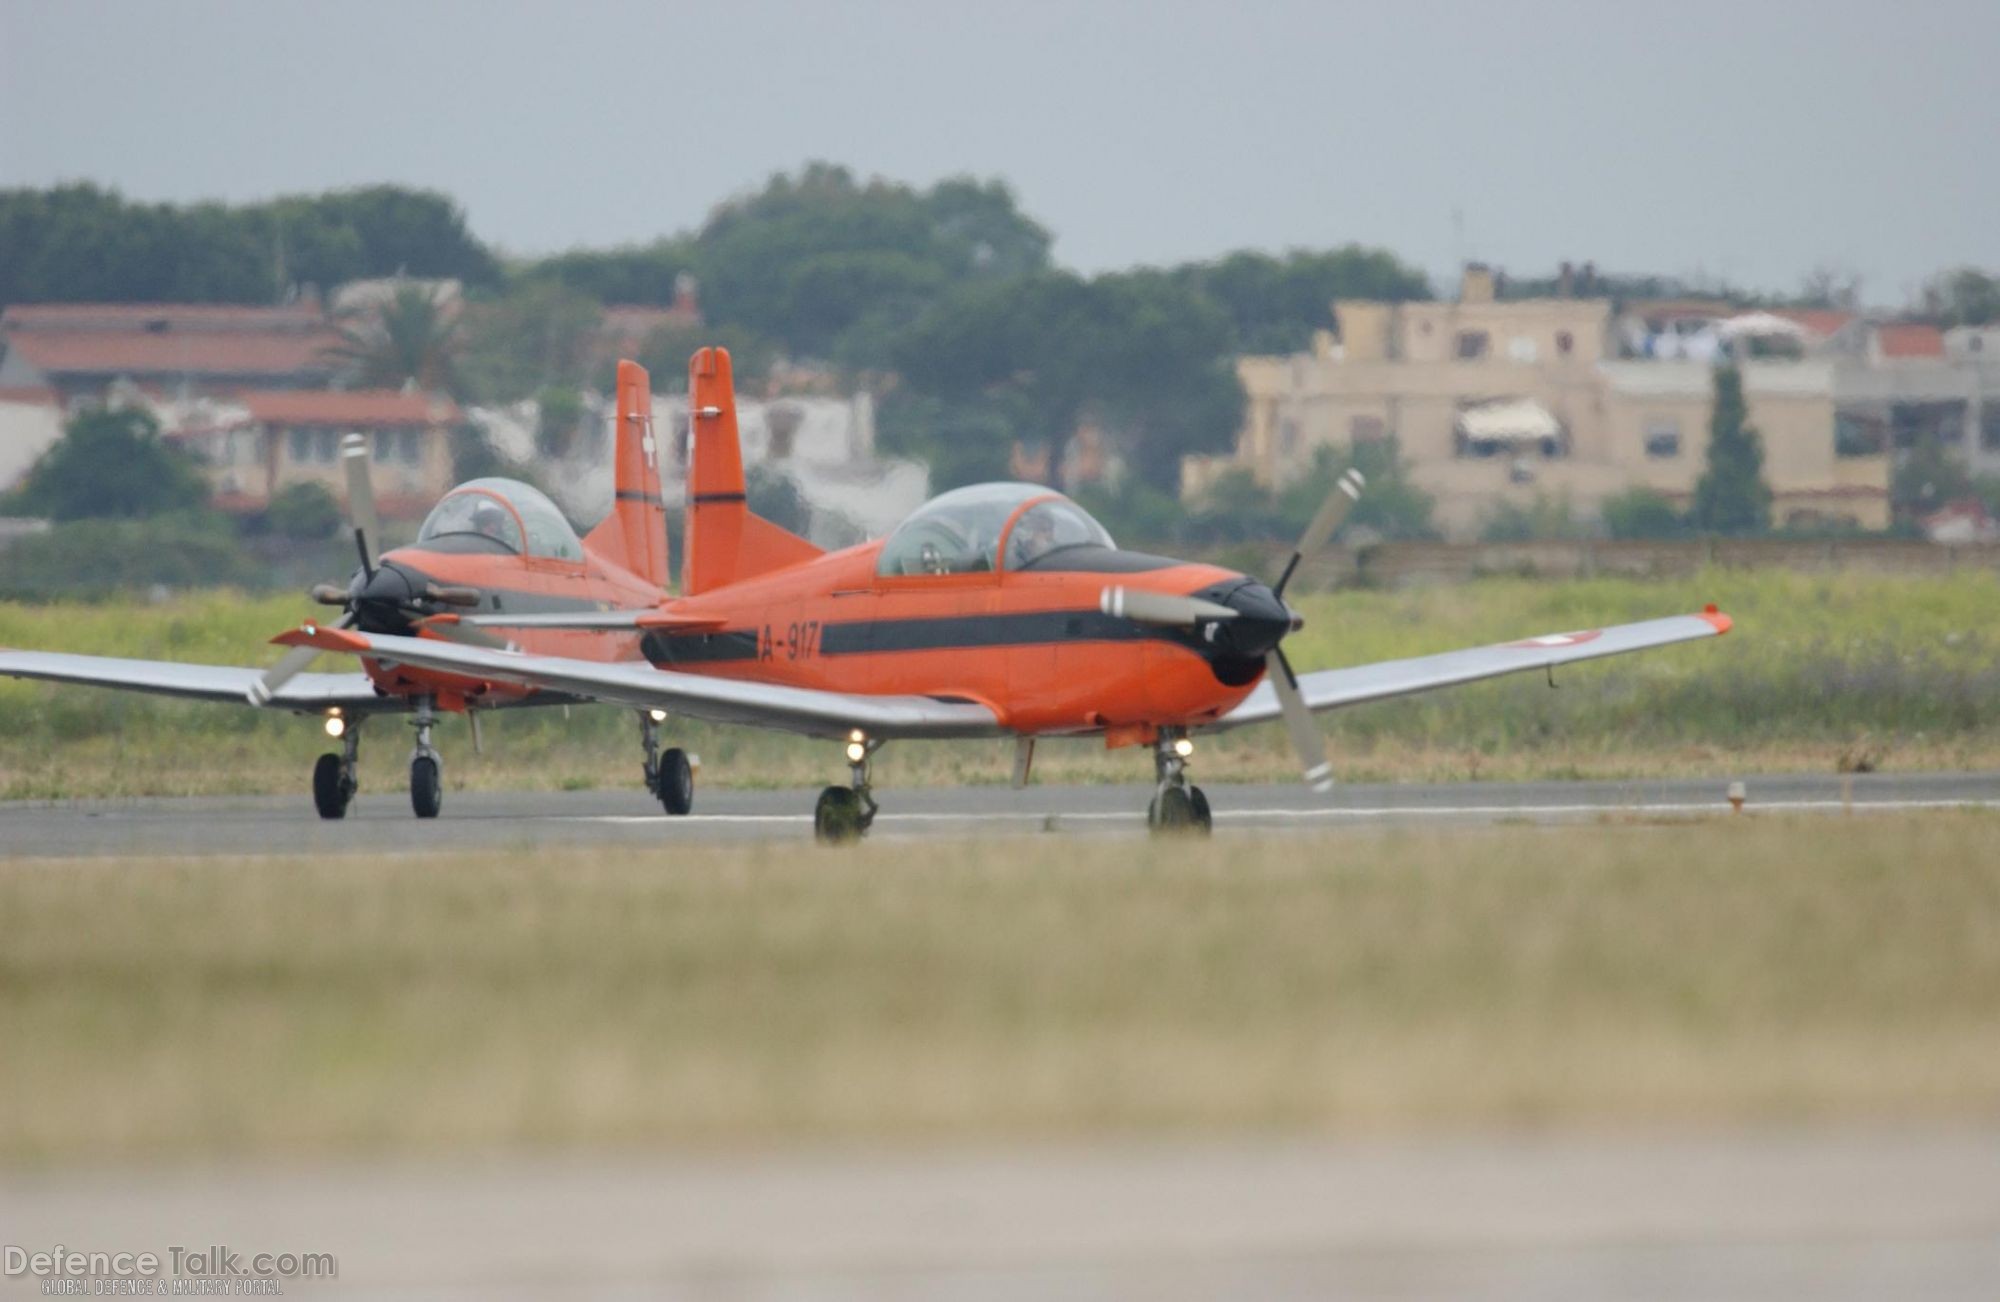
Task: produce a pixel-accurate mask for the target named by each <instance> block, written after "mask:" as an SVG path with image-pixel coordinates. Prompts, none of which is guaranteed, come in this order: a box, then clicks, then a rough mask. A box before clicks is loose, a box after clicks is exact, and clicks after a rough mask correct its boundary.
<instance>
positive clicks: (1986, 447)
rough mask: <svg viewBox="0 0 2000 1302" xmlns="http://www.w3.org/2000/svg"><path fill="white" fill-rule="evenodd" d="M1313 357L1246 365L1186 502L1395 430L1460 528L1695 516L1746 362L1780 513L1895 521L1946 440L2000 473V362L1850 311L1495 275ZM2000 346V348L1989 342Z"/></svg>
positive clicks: (1323, 338) (1364, 323)
mask: <svg viewBox="0 0 2000 1302" xmlns="http://www.w3.org/2000/svg"><path fill="white" fill-rule="evenodd" d="M1333 315H1334V324H1335V329H1334V330H1329V331H1323V332H1321V333H1320V334H1319V336H1318V337H1317V338H1316V340H1315V342H1314V346H1313V349H1312V351H1311V352H1309V353H1302V354H1298V355H1295V356H1291V357H1245V358H1242V359H1240V361H1239V363H1238V368H1237V369H1238V373H1239V375H1240V376H1241V377H1242V380H1243V384H1244V388H1245V390H1246V391H1247V393H1248V396H1249V403H1248V408H1247V411H1246V417H1245V423H1244V426H1243V428H1242V429H1241V430H1240V431H1239V432H1238V435H1237V444H1236V450H1235V453H1234V455H1233V456H1229V457H1219V458H1218V457H1208V458H1189V459H1188V461H1187V462H1186V463H1185V464H1184V465H1183V467H1182V487H1183V491H1184V493H1188V494H1193V493H1198V492H1200V491H1201V490H1202V489H1203V488H1204V487H1205V486H1206V484H1207V483H1208V482H1210V481H1212V480H1213V478H1214V477H1215V475H1217V474H1218V473H1220V472H1221V471H1222V470H1224V469H1227V468H1229V467H1231V466H1241V467H1244V468H1247V469H1248V470H1249V471H1250V472H1251V473H1252V474H1253V475H1254V476H1255V477H1256V478H1257V479H1258V480H1259V481H1260V482H1262V483H1264V484H1267V485H1276V484H1281V483H1284V482H1286V481H1287V480H1289V479H1290V478H1292V477H1294V476H1296V475H1297V474H1299V473H1301V472H1302V471H1303V470H1304V469H1305V468H1306V467H1308V466H1310V465H1311V463H1312V460H1313V456H1314V452H1315V449H1317V448H1318V447H1320V446H1322V445H1333V446H1336V447H1347V446H1351V445H1353V444H1356V443H1366V442H1370V441H1380V440H1384V439H1388V438H1392V437H1393V438H1395V439H1396V440H1397V441H1398V443H1399V445H1400V448H1401V451H1402V454H1403V456H1404V458H1405V459H1406V461H1407V463H1408V464H1409V466H1410V469H1411V474H1412V478H1413V479H1414V481H1415V482H1416V483H1417V484H1418V485H1419V486H1420V487H1422V488H1423V489H1424V490H1425V491H1426V492H1428V493H1430V494H1431V495H1432V496H1433V497H1434V498H1435V500H1436V522H1437V524H1438V526H1439V527H1440V528H1441V529H1442V530H1444V531H1445V533H1446V534H1447V535H1448V536H1452V537H1461V538H1470V537H1476V536H1477V534H1478V532H1479V530H1480V528H1481V526H1482V525H1483V523H1484V522H1485V520H1486V518H1487V517H1488V516H1490V515H1491V513H1492V512H1493V511H1494V510H1495V508H1496V506H1497V505H1498V504H1500V503H1503V502H1507V503H1513V504H1515V505H1521V506H1526V505H1528V504H1530V503H1532V502H1533V501H1534V500H1535V499H1536V498H1537V497H1538V496H1546V497H1555V498H1567V499H1568V501H1569V503H1570V505H1571V508H1572V509H1573V510H1574V511H1575V512H1577V513H1578V514H1579V515H1580V516H1583V517H1585V518H1588V517H1592V516H1594V515H1595V514H1596V513H1597V511H1598V509H1599V506H1600V505H1601V503H1602V502H1603V501H1604V500H1605V499H1606V498H1607V497H1610V496H1613V495H1615V494H1618V493H1621V492H1623V491H1625V490H1627V489H1630V488H1634V487H1645V488H1650V489H1653V490H1655V491H1658V492H1660V493H1662V494H1664V495H1666V496H1667V497H1669V498H1670V499H1673V500H1676V501H1678V502H1680V503H1681V504H1683V505H1685V504H1687V503H1688V502H1689V501H1691V499H1692V496H1693V491H1694V486H1695V483H1696V481H1697V480H1698V479H1699V477H1700V475H1701V472H1702V469H1703V466H1704V462H1705V451H1706V441H1707V432H1708V421H1709V415H1710V405H1711V400H1712V394H1713V368H1714V365H1715V363H1716V362H1717V361H1718V360H1721V359H1723V358H1731V359H1734V360H1737V361H1738V362H1739V364H1740V366H1741V369H1742V372H1743V380H1744V392H1745V397H1746V400H1747V402H1748V405H1749V413H1750V422H1751V424H1753V425H1754V426H1755V427H1756V428H1757V430H1758V432H1759V433H1760V434H1761V435H1762V436H1763V440H1764V445H1765V474H1766V477H1767V479H1768V480H1769V482H1770V484H1771V487H1772V490H1773V493H1774V498H1775V500H1774V504H1773V515H1774V518H1775V519H1776V520H1777V521H1778V522H1780V523H1784V524H1792V525H1807V524H1812V523H1846V524H1855V525H1860V526H1862V527H1866V528H1882V527H1885V526H1886V525H1887V524H1888V523H1889V510H1890V507H1889V487H1890V480H1891V476H1892V473H1893V468H1894V464H1895V462H1896V460H1897V458H1898V456H1899V455H1901V454H1903V453H1906V452H1907V451H1908V450H1909V449H1910V448H1912V447H1914V446H1916V445H1917V444H1918V443H1919V442H1921V441H1923V440H1925V439H1929V438H1935V439H1937V440H1938V441H1939V442H1940V443H1941V444H1942V445H1943V446H1945V447H1947V448H1956V449H1961V450H1963V452H1964V454H1965V455H1966V456H1967V459H1968V461H1969V462H1971V463H1973V464H1974V466H1975V467H1978V466H1981V465H1984V464H1987V462H1988V461H1989V460H1991V461H1993V462H2000V366H1993V367H1987V366H1986V365H1985V364H1984V363H1983V362H1982V361H1979V360H1968V359H1970V358H1975V357H1976V358H1983V357H1984V356H1985V350H1986V345H1985V344H1983V343H1982V344H1980V346H1979V347H1977V348H1975V347H1974V346H1973V343H1972V336H1971V335H1966V336H1964V337H1962V338H1961V337H1960V336H1957V335H1954V338H1955V339H1959V342H1958V344H1957V345H1956V347H1957V348H1958V350H1959V351H1958V352H1957V353H1954V351H1953V348H1954V345H1953V344H1952V343H1951V341H1948V340H1947V339H1946V338H1945V336H1944V335H1943V334H1941V333H1940V332H1939V331H1937V330H1936V329H1934V328H1932V327H1929V326H1922V325H1908V324H1902V323H1891V324H1883V323H1875V322H1870V321H1868V320H1866V319H1864V318H1862V317H1860V316H1858V315H1857V314H1854V313H1839V312H1834V313H1790V314H1787V313H1742V312H1738V311H1736V310H1734V309H1732V308H1730V307H1729V306H1728V305H1727V304H1723V303H1716V302H1709V301H1705V300H1674V301H1671V302H1668V301H1662V302H1654V303H1635V304H1632V305H1629V306H1627V307H1625V308H1624V309H1623V310H1618V311H1614V305H1613V303H1612V302H1611V301H1610V300H1609V299H1604V298H1569V297H1556V298H1539V299H1526V300H1518V301H1501V300H1498V299H1497V298H1496V296H1495V294H1494V279H1493V275H1492V273H1491V272H1489V271H1488V270H1487V269H1486V268H1483V267H1479V266H1473V267H1469V268H1468V269H1467V271H1466V275H1465V280H1464V282H1463V285H1462V287H1461V292H1460V295H1459V298H1458V299H1457V301H1455V302H1419V303H1375V302H1355V301H1347V300H1342V301H1339V302H1336V303H1335V304H1334V305H1333ZM1994 346H1995V347H2000V344H1996V345H1994Z"/></svg>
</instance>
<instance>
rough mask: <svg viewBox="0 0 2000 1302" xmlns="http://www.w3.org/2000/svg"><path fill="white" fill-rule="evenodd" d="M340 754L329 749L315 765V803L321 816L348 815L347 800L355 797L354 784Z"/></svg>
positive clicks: (336, 816)
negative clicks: (345, 770)
mask: <svg viewBox="0 0 2000 1302" xmlns="http://www.w3.org/2000/svg"><path fill="white" fill-rule="evenodd" d="M343 767H344V766H343V765H342V764H341V760H340V756H338V755H336V754H334V753H333V752H332V751H328V752H327V753H326V754H324V755H322V756H320V757H319V763H317V764H315V765H313V805H314V807H315V808H317V809H318V810H319V816H320V817H321V818H345V817H347V802H348V801H350V800H352V799H354V786H353V784H352V783H350V782H349V781H348V780H347V775H346V773H345V772H343Z"/></svg>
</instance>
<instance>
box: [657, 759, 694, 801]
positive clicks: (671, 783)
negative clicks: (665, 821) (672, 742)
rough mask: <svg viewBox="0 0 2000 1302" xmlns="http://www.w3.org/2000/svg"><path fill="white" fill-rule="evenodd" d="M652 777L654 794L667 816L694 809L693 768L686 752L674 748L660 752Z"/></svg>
mask: <svg viewBox="0 0 2000 1302" xmlns="http://www.w3.org/2000/svg"><path fill="white" fill-rule="evenodd" d="M654 776H655V782H654V786H655V788H656V792H655V794H657V795H658V796H659V797H660V807H661V808H662V809H664V810H666V811H667V812H668V813H669V814H685V813H687V812H688V811H689V810H690V809H693V808H694V766H693V765H691V764H689V763H688V757H687V752H686V751H684V750H682V749H681V748H680V747H678V746H674V747H670V748H669V749H667V750H665V751H663V752H661V754H660V765H659V768H658V770H657V771H656V773H655V775H654Z"/></svg>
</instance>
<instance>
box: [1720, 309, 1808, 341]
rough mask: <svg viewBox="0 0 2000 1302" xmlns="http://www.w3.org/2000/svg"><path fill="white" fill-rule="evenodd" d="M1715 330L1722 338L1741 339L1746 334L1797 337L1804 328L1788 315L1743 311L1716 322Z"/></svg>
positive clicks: (1802, 332) (1803, 332)
mask: <svg viewBox="0 0 2000 1302" xmlns="http://www.w3.org/2000/svg"><path fill="white" fill-rule="evenodd" d="M1715 332H1716V333H1717V334H1719V335H1721V336H1722V337H1723V338H1724V339H1741V338H1743V337H1745V336H1747V335H1790V336H1791V337H1793V338H1794V339H1797V338H1803V337H1804V335H1805V333H1806V328H1805V327H1804V326H1802V325H1800V324H1799V323H1798V322H1796V321H1793V320H1791V319H1790V318H1788V317H1782V316H1777V315H1775V314H1773V313H1770V312H1745V313H1744V314H1743V315H1742V316H1733V317H1730V318H1729V319H1728V320H1727V321H1722V322H1718V323H1717V325H1716V327H1715Z"/></svg>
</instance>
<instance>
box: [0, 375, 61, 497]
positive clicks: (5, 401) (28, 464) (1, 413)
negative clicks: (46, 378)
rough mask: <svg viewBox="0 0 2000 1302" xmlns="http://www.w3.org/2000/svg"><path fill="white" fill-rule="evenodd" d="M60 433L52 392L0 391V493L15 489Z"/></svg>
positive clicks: (54, 398) (58, 410)
mask: <svg viewBox="0 0 2000 1302" xmlns="http://www.w3.org/2000/svg"><path fill="white" fill-rule="evenodd" d="M62 432H63V411H62V404H61V403H60V402H58V401H57V399H56V395H55V390H53V389H33V388H30V389H0V492H8V491H10V490H12V489H14V488H16V487H18V486H19V485H20V483H21V480H22V479H23V478H25V477H26V476H27V473H28V471H29V470H30V469H32V468H33V467H34V464H35V462H36V461H38V460H40V459H41V455H42V453H44V452H46V451H48V449H49V445H50V444H52V443H54V442H55V441H56V440H57V439H59V438H61V437H62Z"/></svg>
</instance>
